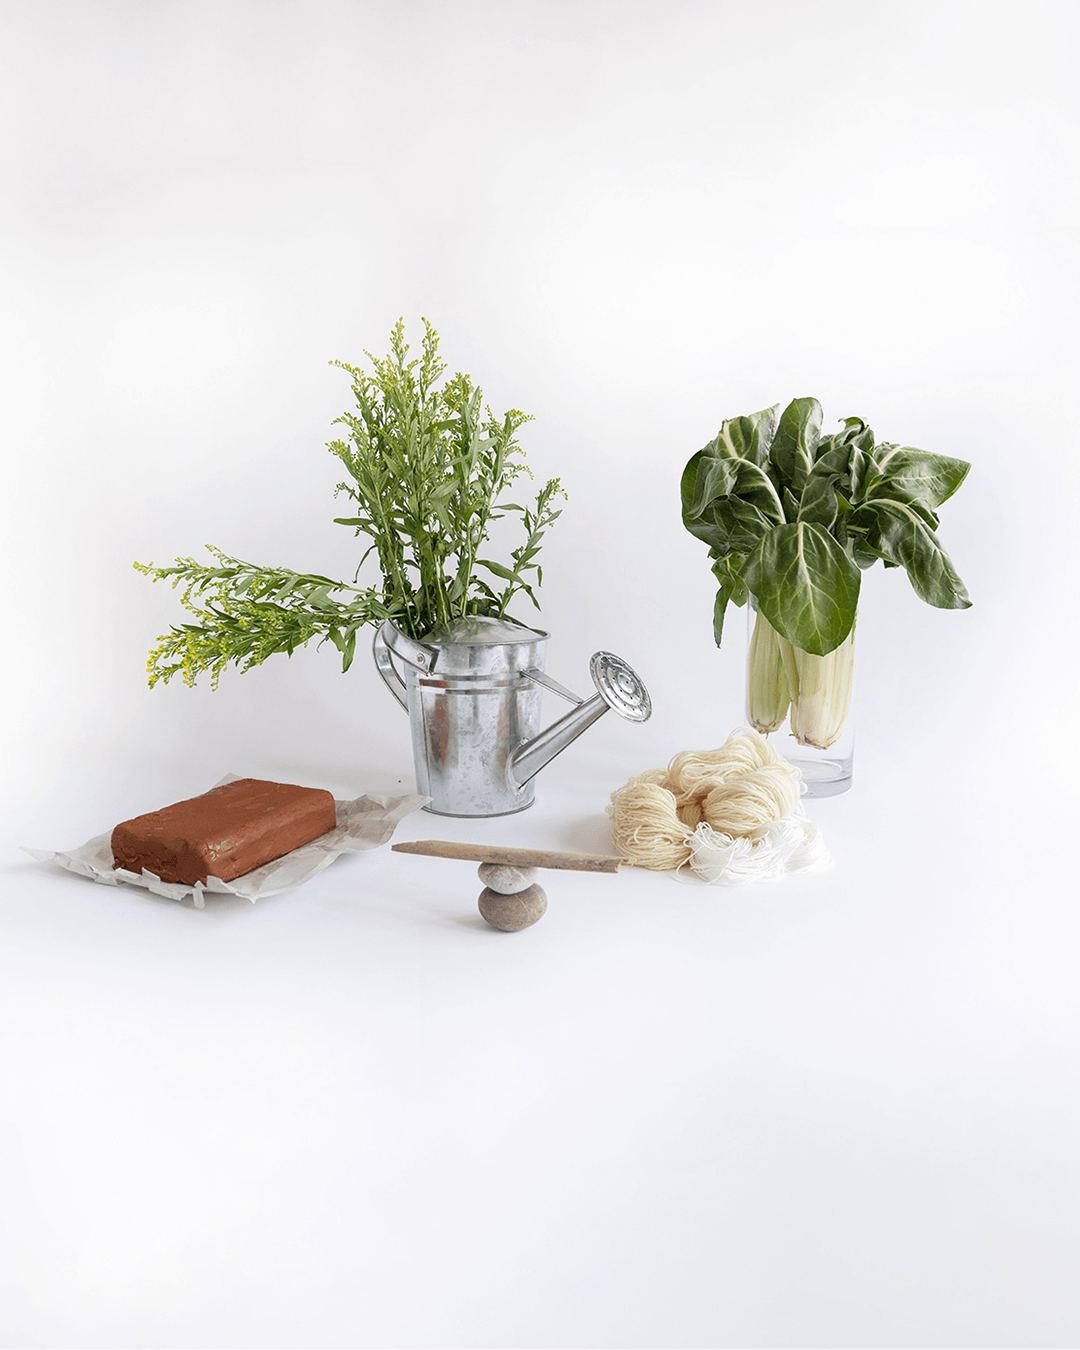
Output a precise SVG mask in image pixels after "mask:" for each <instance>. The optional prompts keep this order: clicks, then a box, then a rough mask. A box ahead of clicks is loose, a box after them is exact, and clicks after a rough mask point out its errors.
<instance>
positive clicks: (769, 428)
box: [682, 398, 971, 749]
mask: <svg viewBox="0 0 1080 1350" xmlns="http://www.w3.org/2000/svg"><path fill="white" fill-rule="evenodd" d="M779 406H780V405H779V404H776V405H775V406H774V407H772V408H766V409H765V410H764V411H763V412H759V413H753V414H752V415H751V416H749V417H735V418H732V419H731V420H730V421H726V422H725V423H724V424H723V426H722V427H721V429H720V433H719V435H718V436H717V437H716V438H715V439H714V440H712V441H710V442H709V444H708V445H707V446H705V448H704V449H703V450H699V451H698V453H697V454H696V455H694V456H693V457H692V458H691V459H690V461H689V463H688V464H687V466H686V469H685V470H684V472H683V476H682V517H683V524H684V525H685V526H686V528H687V529H688V530H689V531H690V533H691V534H693V535H696V536H697V538H699V539H701V540H703V541H704V542H705V543H706V544H708V546H709V557H710V558H711V559H712V560H713V563H712V570H713V574H714V576H715V577H716V580H717V582H718V583H719V590H718V591H717V595H716V603H715V607H714V611H713V632H714V635H715V638H716V641H717V643H718V644H719V642H720V639H721V635H722V633H723V626H724V613H725V610H726V609H727V606H728V604H729V602H730V603H734V604H736V605H743V604H745V603H746V600H747V599H748V597H751V596H752V597H753V600H754V604H755V608H756V610H757V618H756V620H755V624H754V632H753V636H752V638H751V643H750V658H749V675H748V696H747V698H748V710H747V711H748V716H749V719H750V721H751V723H752V724H753V726H754V727H755V728H756V729H757V730H758V731H761V732H770V731H776V730H777V729H778V728H779V727H780V726H781V725H782V724H783V722H784V719H785V717H788V716H789V710H790V724H791V732H792V735H794V736H795V738H796V740H797V741H798V742H799V743H800V744H801V745H810V746H816V747H818V748H819V749H826V748H828V746H830V745H832V744H833V743H834V742H835V741H836V740H837V739H838V738H839V736H840V734H841V732H842V730H843V727H844V722H845V720H846V718H847V709H848V703H849V700H850V693H851V679H852V669H853V648H852V641H853V635H854V627H855V611H856V607H857V605H858V600H859V582H860V579H861V576H860V569H861V568H866V567H870V566H871V565H872V564H873V563H875V562H877V561H878V560H879V559H880V560H881V561H882V562H883V563H884V564H885V566H886V567H903V568H905V569H906V570H907V574H908V577H909V578H910V580H911V584H912V586H913V587H914V588H915V592H916V594H918V595H919V596H920V597H921V598H922V599H923V600H925V601H927V603H928V604H931V605H936V606H937V607H938V608H940V609H967V608H968V607H969V606H970V604H971V601H970V600H969V599H968V595H967V591H966V590H965V589H964V583H963V582H962V581H961V580H960V578H959V576H957V574H956V570H955V568H954V567H953V565H952V563H951V562H950V561H949V557H948V555H947V554H946V553H945V551H944V549H943V548H942V547H941V545H940V544H939V543H938V539H937V534H936V531H937V528H938V517H937V515H936V514H935V509H936V508H937V507H938V506H940V505H941V503H942V502H944V501H945V500H947V499H948V498H949V497H951V496H952V494H953V493H954V492H955V491H956V489H957V488H958V487H959V486H960V484H961V483H962V482H963V481H964V478H965V477H966V476H967V472H968V470H969V468H970V467H971V466H970V465H969V464H967V463H965V462H964V461H963V460H959V459H950V458H948V457H946V456H945V455H936V454H929V453H927V452H926V451H925V450H915V449H913V448H912V447H910V446H906V445H894V444H892V443H890V442H888V441H881V442H878V443H876V444H875V441H874V433H873V432H872V431H871V430H870V428H869V427H868V426H867V425H866V423H865V422H863V421H862V419H861V418H858V417H848V418H846V419H845V420H844V423H843V428H844V429H843V430H842V431H841V432H838V433H837V434H836V435H833V436H823V435H822V434H821V405H820V404H819V403H818V402H817V400H816V399H812V398H797V399H795V400H794V401H793V402H792V403H789V404H788V406H787V407H786V408H785V409H784V411H783V413H782V414H780V416H779V418H777V411H778V409H779Z"/></svg>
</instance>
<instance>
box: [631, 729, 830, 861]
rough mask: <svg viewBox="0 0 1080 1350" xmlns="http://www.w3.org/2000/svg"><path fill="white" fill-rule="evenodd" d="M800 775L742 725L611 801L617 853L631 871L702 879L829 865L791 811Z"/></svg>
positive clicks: (808, 826)
mask: <svg viewBox="0 0 1080 1350" xmlns="http://www.w3.org/2000/svg"><path fill="white" fill-rule="evenodd" d="M801 780H802V775H801V774H800V773H799V771H798V769H796V768H795V767H794V766H793V765H791V764H789V763H788V762H787V760H785V759H784V758H783V756H782V755H780V754H779V753H778V752H777V751H776V750H775V749H774V748H773V747H772V746H771V745H770V744H769V742H768V741H767V740H765V738H764V737H763V736H760V735H759V734H758V733H757V732H756V731H751V730H750V728H749V727H739V728H738V729H737V730H736V731H733V732H732V733H731V735H730V736H729V737H728V738H727V740H726V741H725V742H724V744H723V745H722V746H721V747H720V748H719V749H718V750H707V751H691V750H687V751H684V752H683V753H682V754H679V755H676V756H675V758H674V759H673V760H672V761H671V763H670V764H669V765H668V766H667V768H666V769H651V770H649V772H648V773H641V774H638V775H637V776H636V777H634V778H631V779H630V781H629V782H628V783H626V784H625V786H623V787H621V788H619V790H618V791H617V792H613V793H612V794H611V805H610V806H609V807H608V808H607V811H608V814H609V815H610V816H611V821H612V834H613V836H614V841H615V848H616V850H617V851H618V852H619V853H620V854H621V855H622V856H623V857H624V858H626V859H627V861H629V862H631V863H633V864H635V866H637V867H647V868H650V869H652V870H653V871H658V872H665V871H677V870H680V869H687V868H688V869H689V870H690V871H692V872H693V873H694V874H695V875H697V876H699V877H700V878H701V879H702V880H703V881H708V882H711V883H714V884H716V883H719V884H726V885H731V884H736V883H739V882H745V881H765V880H769V879H771V878H772V877H775V876H779V875H783V874H784V873H785V872H795V871H809V870H817V869H819V868H821V867H825V866H828V865H829V863H830V862H831V858H830V857H829V853H828V850H827V849H826V848H825V845H824V841H823V840H822V839H821V837H820V835H819V834H818V832H817V829H816V827H815V826H814V825H813V824H812V823H811V822H810V821H809V820H807V819H806V816H805V814H804V813H803V811H802V808H801V807H800V805H799V793H800V790H801Z"/></svg>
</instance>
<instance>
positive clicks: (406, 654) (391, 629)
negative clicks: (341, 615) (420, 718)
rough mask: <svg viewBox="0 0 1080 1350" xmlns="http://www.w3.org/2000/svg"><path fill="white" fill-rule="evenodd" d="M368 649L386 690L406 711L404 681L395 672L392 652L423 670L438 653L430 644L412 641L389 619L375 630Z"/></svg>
mask: <svg viewBox="0 0 1080 1350" xmlns="http://www.w3.org/2000/svg"><path fill="white" fill-rule="evenodd" d="M371 652H372V655H373V656H374V657H375V667H376V669H377V670H378V672H379V674H380V675H381V676H382V677H383V682H384V683H385V685H386V687H387V689H389V690H390V692H391V693H392V694H393V696H394V697H395V698H396V699H397V701H398V702H399V703H400V704H401V706H402V707H403V708H404V709H405V710H406V712H407V711H408V709H409V704H408V700H407V699H406V697H405V681H404V680H403V679H402V678H401V676H400V675H399V674H398V672H397V668H396V667H395V665H394V661H393V657H392V656H391V653H393V656H399V657H400V658H401V659H402V660H403V661H407V662H408V663H409V664H410V665H411V666H416V667H417V668H418V669H420V670H422V671H424V672H425V673H428V672H430V671H431V670H432V668H433V667H434V665H435V658H436V656H437V655H438V653H437V652H436V651H435V649H434V648H433V647H425V646H424V644H423V643H422V642H413V640H412V639H411V638H407V637H406V636H405V634H404V633H403V632H401V630H400V629H399V628H397V627H396V626H395V625H394V624H392V623H390V622H389V621H387V622H386V623H384V624H383V625H382V627H381V628H379V629H377V630H376V632H375V639H374V641H373V642H372V644H371Z"/></svg>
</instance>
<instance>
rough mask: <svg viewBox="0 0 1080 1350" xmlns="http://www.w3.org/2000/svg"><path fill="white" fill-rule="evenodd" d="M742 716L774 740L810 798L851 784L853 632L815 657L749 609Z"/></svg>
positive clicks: (829, 794) (753, 608)
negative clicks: (830, 649) (793, 767)
mask: <svg viewBox="0 0 1080 1350" xmlns="http://www.w3.org/2000/svg"><path fill="white" fill-rule="evenodd" d="M746 609H747V616H748V623H747V654H746V720H747V722H748V724H749V725H750V726H752V727H753V728H754V730H755V731H760V732H761V734H762V735H763V736H768V737H769V738H770V739H771V740H774V741H775V744H776V748H777V749H778V750H779V751H780V753H781V754H782V755H783V756H784V758H785V759H786V760H788V761H790V762H791V763H792V764H794V765H795V766H796V767H797V768H798V769H799V770H800V771H801V772H802V776H803V780H804V782H805V783H806V795H807V796H808V797H835V796H836V795H837V794H839V793H841V792H846V791H847V790H848V788H849V787H851V769H852V761H853V760H854V757H855V719H854V715H853V699H852V695H853V693H854V683H855V630H854V628H853V629H852V630H851V632H850V634H849V635H848V637H847V638H846V639H845V640H844V641H843V642H842V643H841V644H840V646H839V647H837V648H836V650H835V651H832V652H829V654H828V655H827V656H813V655H812V654H811V653H810V652H805V651H802V650H801V649H800V648H798V647H793V646H792V644H791V643H790V642H788V641H786V640H785V639H784V638H782V637H781V636H780V634H779V633H778V632H777V631H776V629H775V628H773V626H772V624H770V623H769V621H768V619H766V618H765V616H764V614H759V613H758V609H757V605H756V604H755V602H754V599H753V597H752V596H751V598H750V603H749V604H748V605H747V607H746Z"/></svg>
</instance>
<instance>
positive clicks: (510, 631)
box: [420, 614, 547, 646]
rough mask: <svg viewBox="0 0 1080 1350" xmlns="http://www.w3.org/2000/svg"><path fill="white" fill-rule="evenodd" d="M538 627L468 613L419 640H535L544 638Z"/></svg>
mask: <svg viewBox="0 0 1080 1350" xmlns="http://www.w3.org/2000/svg"><path fill="white" fill-rule="evenodd" d="M546 637H547V633H543V632H541V631H540V629H538V628H526V627H525V625H524V624H520V623H514V622H513V621H512V620H510V619H487V618H484V617H483V616H482V615H480V614H468V615H465V616H463V617H462V618H459V619H451V620H450V622H449V623H448V624H444V625H443V626H442V627H440V628H433V629H432V630H431V632H430V633H425V634H424V636H423V637H422V638H421V639H420V641H421V642H456V643H468V644H470V645H473V646H481V645H489V644H497V643H504V642H536V641H538V640H539V639H540V638H546Z"/></svg>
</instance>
